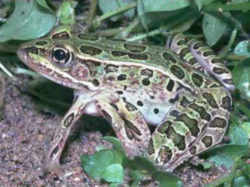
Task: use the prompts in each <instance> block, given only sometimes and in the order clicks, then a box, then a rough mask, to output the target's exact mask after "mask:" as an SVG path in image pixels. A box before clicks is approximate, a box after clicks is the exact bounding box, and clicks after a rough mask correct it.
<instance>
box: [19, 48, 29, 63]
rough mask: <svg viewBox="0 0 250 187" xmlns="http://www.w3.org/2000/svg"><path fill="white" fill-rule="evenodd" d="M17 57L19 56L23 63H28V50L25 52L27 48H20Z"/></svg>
mask: <svg viewBox="0 0 250 187" xmlns="http://www.w3.org/2000/svg"><path fill="white" fill-rule="evenodd" d="M17 56H18V58H19V59H20V60H21V61H23V62H26V61H27V53H26V50H25V48H22V47H21V48H19V49H18V50H17Z"/></svg>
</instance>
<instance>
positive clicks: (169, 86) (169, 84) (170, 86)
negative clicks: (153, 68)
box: [167, 79, 174, 92]
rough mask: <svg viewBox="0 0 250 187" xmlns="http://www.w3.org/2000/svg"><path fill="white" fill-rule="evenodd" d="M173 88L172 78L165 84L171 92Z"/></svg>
mask: <svg viewBox="0 0 250 187" xmlns="http://www.w3.org/2000/svg"><path fill="white" fill-rule="evenodd" d="M173 88H174V81H173V80H172V79H169V81H168V85H167V90H168V91H170V92H171V91H172V90H173Z"/></svg>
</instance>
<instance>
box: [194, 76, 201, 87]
mask: <svg viewBox="0 0 250 187" xmlns="http://www.w3.org/2000/svg"><path fill="white" fill-rule="evenodd" d="M192 80H193V83H194V84H195V85H196V86H197V87H201V86H202V84H203V78H202V77H201V76H200V75H199V74H197V73H193V74H192Z"/></svg>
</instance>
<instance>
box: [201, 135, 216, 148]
mask: <svg viewBox="0 0 250 187" xmlns="http://www.w3.org/2000/svg"><path fill="white" fill-rule="evenodd" d="M201 141H202V142H203V143H204V144H205V146H206V147H210V146H211V145H212V144H213V138H212V137H211V136H204V137H203V138H202V139H201Z"/></svg>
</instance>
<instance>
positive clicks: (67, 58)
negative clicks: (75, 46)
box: [52, 47, 72, 65]
mask: <svg viewBox="0 0 250 187" xmlns="http://www.w3.org/2000/svg"><path fill="white" fill-rule="evenodd" d="M52 59H53V61H54V62H55V63H57V64H59V65H67V64H68V63H69V62H71V60H72V54H71V52H70V51H69V50H68V49H65V48H62V47H55V48H54V49H53V51H52Z"/></svg>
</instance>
